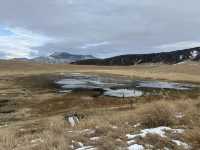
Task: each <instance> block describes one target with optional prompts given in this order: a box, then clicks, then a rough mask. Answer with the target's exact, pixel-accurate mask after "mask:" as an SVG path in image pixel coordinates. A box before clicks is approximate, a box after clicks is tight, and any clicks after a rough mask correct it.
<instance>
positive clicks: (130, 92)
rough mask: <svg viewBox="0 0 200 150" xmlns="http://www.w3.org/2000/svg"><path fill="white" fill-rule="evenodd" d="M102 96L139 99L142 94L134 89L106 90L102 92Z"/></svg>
mask: <svg viewBox="0 0 200 150" xmlns="http://www.w3.org/2000/svg"><path fill="white" fill-rule="evenodd" d="M104 95H106V96H113V97H139V96H142V95H143V92H142V91H138V90H135V89H116V90H112V89H108V90H107V91H105V92H104Z"/></svg>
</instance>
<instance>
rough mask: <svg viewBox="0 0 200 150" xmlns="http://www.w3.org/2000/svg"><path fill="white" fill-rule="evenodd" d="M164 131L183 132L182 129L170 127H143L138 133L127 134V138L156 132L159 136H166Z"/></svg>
mask: <svg viewBox="0 0 200 150" xmlns="http://www.w3.org/2000/svg"><path fill="white" fill-rule="evenodd" d="M166 131H172V132H174V133H183V131H184V130H183V129H171V128H170V127H157V128H150V129H144V130H141V131H140V132H141V133H139V134H134V135H132V134H127V135H126V136H127V138H128V139H129V140H131V139H134V138H136V137H142V138H144V137H145V136H146V135H147V134H157V135H159V136H161V137H166V135H165V132H166Z"/></svg>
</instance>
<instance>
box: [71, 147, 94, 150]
mask: <svg viewBox="0 0 200 150" xmlns="http://www.w3.org/2000/svg"><path fill="white" fill-rule="evenodd" d="M75 150H97V149H96V148H95V147H93V146H83V147H81V148H77V149H75Z"/></svg>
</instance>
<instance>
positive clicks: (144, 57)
mask: <svg viewBox="0 0 200 150" xmlns="http://www.w3.org/2000/svg"><path fill="white" fill-rule="evenodd" d="M188 60H191V61H199V60H200V47H195V48H191V49H184V50H177V51H172V52H161V53H151V54H129V55H121V56H116V57H111V58H106V59H88V60H80V61H77V62H73V64H79V65H110V66H111V65H119V66H126V65H137V64H143V63H164V64H177V63H181V62H184V61H188Z"/></svg>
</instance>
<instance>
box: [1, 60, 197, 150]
mask: <svg viewBox="0 0 200 150" xmlns="http://www.w3.org/2000/svg"><path fill="white" fill-rule="evenodd" d="M70 72H80V73H86V74H99V75H104V76H105V75H107V76H113V77H114V76H123V78H124V77H125V78H142V79H144V78H145V79H160V80H172V81H181V82H194V83H200V78H199V74H200V65H199V64H198V63H192V62H190V63H186V64H179V65H159V64H157V65H141V66H128V67H121V66H115V67H106V66H98V67H97V66H76V65H44V64H32V63H24V62H14V61H13V62H10V61H1V62H0V150H67V149H69V150H70V149H78V148H84V147H85V149H86V148H87V147H88V149H89V148H97V149H100V150H116V149H128V148H131V146H132V147H133V146H137V145H140V146H141V145H142V146H143V147H144V148H145V149H152V150H154V149H167V148H168V149H170V150H171V149H172V150H184V149H186V150H187V149H194V150H198V149H199V147H200V132H199V130H200V94H199V93H198V92H194V93H192V92H190V93H187V92H178V93H165V92H163V93H160V94H159V95H157V96H142V97H138V98H126V99H123V98H118V99H116V98H114V97H106V96H97V93H96V92H95V91H94V92H89V93H87V92H79V93H68V94H66V93H65V94H60V93H58V90H57V87H56V85H55V84H53V82H52V81H54V80H56V79H60V78H62V77H63V75H64V74H65V73H70ZM71 113H77V114H78V116H81V118H80V122H79V124H77V125H76V126H75V127H72V126H70V124H69V123H68V121H66V120H65V118H64V116H66V115H68V114H71ZM159 127H168V128H170V129H168V130H166V131H163V132H165V136H161V135H160V134H155V132H149V133H148V134H146V135H145V136H135V137H136V138H134V139H129V134H130V135H137V134H141V133H142V132H144V131H143V130H144V129H154V130H158V129H159ZM176 129H179V130H181V131H182V132H178V131H179V130H176ZM133 140H134V141H133ZM85 149H84V150H85Z"/></svg>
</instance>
